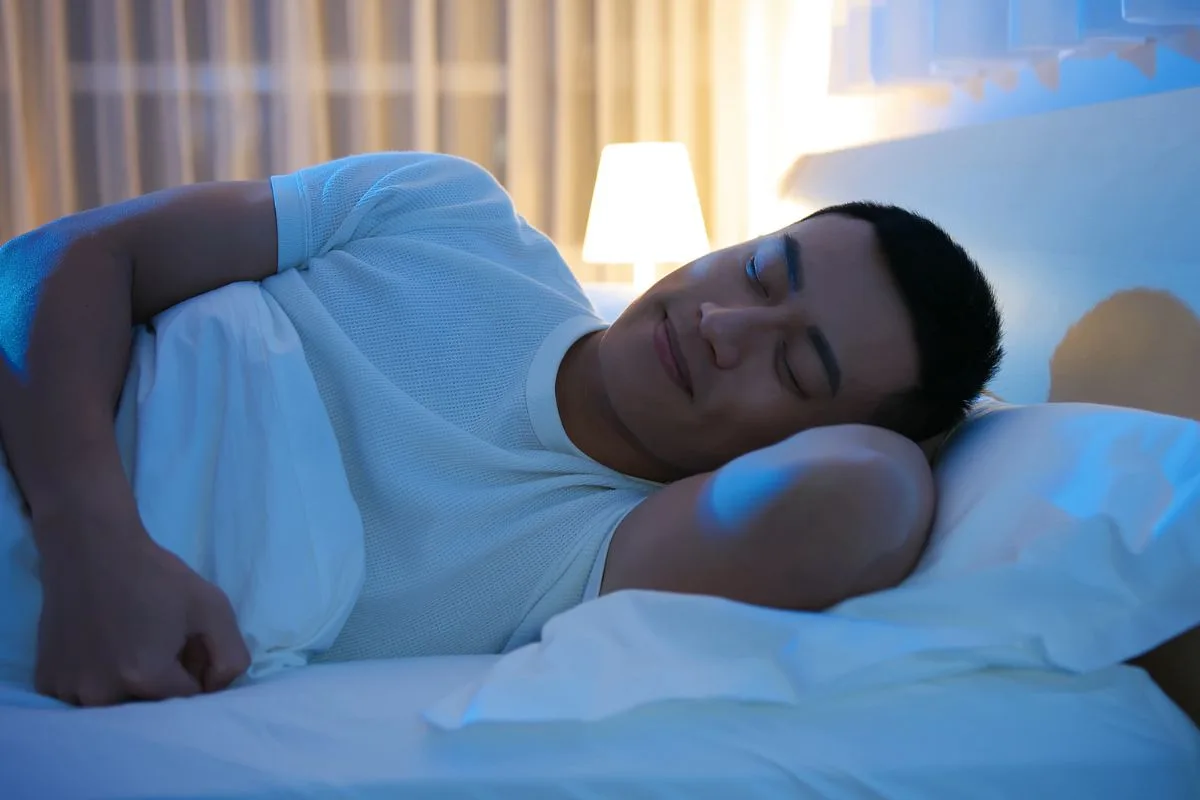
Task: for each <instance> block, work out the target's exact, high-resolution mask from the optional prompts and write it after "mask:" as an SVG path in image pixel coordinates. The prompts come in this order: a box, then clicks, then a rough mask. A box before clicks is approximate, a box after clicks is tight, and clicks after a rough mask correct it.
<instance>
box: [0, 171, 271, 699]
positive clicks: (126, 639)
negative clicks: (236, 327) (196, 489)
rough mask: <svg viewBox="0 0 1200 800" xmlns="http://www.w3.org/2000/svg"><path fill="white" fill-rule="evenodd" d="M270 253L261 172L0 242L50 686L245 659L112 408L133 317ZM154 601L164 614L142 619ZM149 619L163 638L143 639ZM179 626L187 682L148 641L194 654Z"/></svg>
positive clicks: (211, 681)
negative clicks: (147, 525)
mask: <svg viewBox="0 0 1200 800" xmlns="http://www.w3.org/2000/svg"><path fill="white" fill-rule="evenodd" d="M275 265H276V233H275V215H274V208H273V202H272V195H271V190H270V186H269V184H268V183H266V182H262V183H230V184H208V185H197V186H190V187H186V188H181V189H175V190H170V191H165V192H160V193H156V194H152V195H148V196H146V197H142V198H138V199H136V200H132V201H129V202H125V203H121V204H119V205H115V206H111V207H107V208H100V209H96V210H93V211H88V212H85V213H82V214H78V215H75V216H72V217H68V218H65V219H63V220H59V221H57V222H54V223H51V224H49V225H47V226H44V227H43V228H40V229H38V230H35V231H33V232H31V233H29V234H26V235H24V236H22V237H18V238H17V239H14V240H13V241H11V242H9V243H7V244H6V245H4V246H3V247H2V248H0V297H3V298H5V299H4V302H5V304H6V314H4V315H3V322H2V323H0V348H2V349H3V353H4V356H5V358H4V359H0V442H2V443H3V447H4V450H5V452H6V453H7V456H8V461H9V464H10V467H11V469H12V472H13V474H14V476H15V478H16V480H17V483H18V484H19V486H20V487H21V490H22V493H23V494H24V497H25V500H26V502H27V504H28V506H29V511H30V517H31V520H32V523H33V532H34V538H35V542H36V545H37V548H38V551H39V553H40V555H41V561H42V563H41V572H42V582H43V587H44V591H45V601H44V608H43V614H42V622H41V626H42V627H41V635H40V640H39V674H38V684H39V688H40V689H41V690H43V691H45V692H46V693H49V694H55V695H57V696H60V697H62V698H63V699H66V700H69V701H72V702H81V703H84V704H93V703H106V702H117V701H119V700H122V699H125V698H126V697H128V696H131V695H132V696H143V697H157V696H173V695H178V694H187V693H190V691H191V688H197V689H198V688H200V687H201V686H202V688H206V689H207V688H220V687H221V686H223V685H225V684H227V683H228V682H229V681H231V680H232V679H233V678H234V677H236V676H237V674H240V672H241V671H242V670H244V669H245V666H246V658H247V656H246V652H245V647H244V644H243V643H242V642H241V639H240V636H238V635H237V629H236V624H235V623H234V622H233V617H232V613H231V611H230V609H229V608H228V601H227V600H226V599H225V598H224V596H223V595H221V594H220V592H219V591H218V590H216V589H215V587H212V586H210V585H208V584H206V583H204V582H203V581H200V579H199V577H198V576H196V575H195V574H194V573H191V571H190V570H187V568H186V567H185V566H184V565H183V564H182V562H178V561H177V559H173V558H172V557H169V554H165V553H164V552H159V551H157V548H155V547H153V546H152V543H151V542H150V540H149V537H148V535H147V534H146V531H145V530H144V528H143V527H142V525H141V522H140V519H139V517H138V512H137V507H136V503H135V501H134V497H133V492H132V488H131V487H130V485H129V482H128V480H127V479H126V478H125V475H124V472H123V470H122V467H121V463H120V458H119V453H118V449H117V443H116V439H115V436H114V430H113V416H114V411H115V408H116V403H117V400H118V397H119V393H120V390H121V387H122V384H123V381H124V377H125V372H126V369H127V368H128V358H129V348H130V343H131V327H132V324H133V323H136V322H142V321H145V320H147V319H148V318H150V317H151V316H153V315H154V314H156V313H158V312H160V311H162V310H164V309H166V308H168V307H170V306H172V305H174V304H176V303H179V302H181V301H183V300H185V299H188V298H190V297H193V296H195V295H198V294H202V293H204V292H206V291H210V290H212V289H215V288H218V287H220V286H223V285H226V284H229V283H234V282H238V281H247V280H259V279H262V278H264V277H266V276H267V275H270V274H271V273H272V272H273V271H274V269H275ZM139 570H140V572H139ZM214 593H215V594H214ZM168 596H169V598H168ZM181 598H182V599H181ZM171 602H175V603H176V605H177V607H172V606H171ZM155 608H156V609H158V610H159V611H160V612H161V614H160V615H159V616H162V617H163V619H157V620H155V619H142V618H141V617H142V616H146V615H149V614H150V609H155ZM172 613H173V615H174V616H171V614H172ZM129 615H133V618H132V619H130V617H129ZM139 615H141V616H139ZM164 615H165V616H164ZM168 617H169V618H168ZM122 624H125V625H126V627H125V628H120V627H119V626H120V625H122ZM139 624H140V625H141V630H140V631H139V630H134V629H135V628H136V627H137V626H138V625H139ZM156 625H157V626H158V632H159V633H160V634H161V636H160V637H159V638H160V639H163V640H164V641H165V640H166V639H172V637H174V638H173V639H172V641H169V642H166V643H165V644H162V645H161V646H159V645H158V643H155V642H153V641H148V638H147V637H150V639H152V638H153V635H152V633H149V632H148V631H153V629H154V628H155V626H156ZM106 626H108V627H107V628H106ZM185 627H186V629H184V628H185ZM163 631H169V633H165V634H164V633H162V632H163ZM188 637H199V639H203V638H204V637H207V638H208V640H209V646H208V653H207V663H206V664H201V665H199V666H197V665H196V664H195V663H193V669H192V674H193V675H194V676H195V678H196V682H197V685H196V687H191V686H190V685H189V684H188V683H187V681H186V680H185V678H186V676H184V675H183V674H182V673H179V672H176V673H169V672H166V671H164V670H169V669H170V668H172V665H173V664H174V663H175V662H174V660H171V661H170V663H165V662H163V660H162V658H156V657H155V654H154V652H152V651H154V650H155V647H158V650H160V651H162V652H167V650H171V648H174V649H173V650H172V651H171V652H169V655H170V656H171V657H172V659H173V658H174V656H176V655H178V654H179V653H180V652H181V650H182V648H183V647H184V645H185V644H186V645H187V646H188V647H190V650H189V652H190V653H191V654H192V661H193V662H195V661H196V658H195V657H194V656H195V654H196V652H197V651H198V650H199V649H203V648H197V646H196V643H195V642H194V641H189V639H188ZM163 648H167V650H164V649H163ZM159 655H161V653H159ZM200 660H201V661H204V660H205V659H203V658H202V659H200ZM67 662H71V663H67ZM97 670H100V671H101V672H102V673H103V674H98V673H97ZM104 670H107V672H104Z"/></svg>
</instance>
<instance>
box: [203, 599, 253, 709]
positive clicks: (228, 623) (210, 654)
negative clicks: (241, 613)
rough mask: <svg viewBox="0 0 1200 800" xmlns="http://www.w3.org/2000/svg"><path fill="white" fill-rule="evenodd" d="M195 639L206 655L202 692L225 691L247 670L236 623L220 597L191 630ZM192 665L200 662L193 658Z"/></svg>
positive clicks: (245, 652)
mask: <svg viewBox="0 0 1200 800" xmlns="http://www.w3.org/2000/svg"><path fill="white" fill-rule="evenodd" d="M195 627H196V628H197V629H196V631H195V634H194V635H195V636H196V637H198V638H199V639H200V641H201V642H202V643H203V645H204V649H205V650H206V651H207V658H206V659H202V660H203V661H205V662H207V663H206V666H207V669H205V670H204V677H203V680H202V684H203V687H204V691H206V692H217V691H220V690H222V689H226V688H228V687H229V685H230V684H231V683H233V682H234V681H235V680H237V679H238V678H239V677H241V675H242V674H243V673H244V672H245V671H246V670H248V669H249V668H250V651H249V649H247V647H246V640H245V639H243V638H242V632H241V631H240V630H239V629H238V624H237V619H236V617H235V616H234V614H233V608H232V607H231V606H230V605H229V600H228V599H227V598H226V597H225V596H224V595H221V596H220V597H219V598H216V599H214V600H213V601H212V602H211V603H210V604H208V606H207V607H206V608H205V615H204V618H203V619H201V620H200V625H198V626H195ZM193 659H194V661H199V660H201V659H200V658H199V657H198V656H193Z"/></svg>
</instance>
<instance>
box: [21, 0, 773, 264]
mask: <svg viewBox="0 0 1200 800" xmlns="http://www.w3.org/2000/svg"><path fill="white" fill-rule="evenodd" d="M755 5H756V3H755V2H754V0H750V2H742V0H0V241H3V240H5V239H7V238H10V237H11V236H14V235H16V234H18V233H20V232H22V231H25V230H28V229H29V228H32V227H34V226H36V225H38V224H41V223H43V222H45V221H47V220H50V219H53V218H55V217H58V216H61V215H64V214H67V213H70V212H72V211H75V210H79V209H83V208H88V207H93V206H96V205H98V204H103V203H109V202H113V201H116V200H119V199H122V198H126V197H130V196H133V195H137V194H141V193H145V192H148V191H151V190H154V189H157V188H160V187H164V186H171V185H178V184H182V183H189V182H194V181H208V180H225V179H237V178H261V177H265V176H268V175H270V174H273V173H278V172H283V171H287V170H292V169H295V168H298V167H300V166H303V165H305V164H310V163H315V162H319V161H324V160H327V159H330V158H336V157H339V156H342V155H346V154H349V153H356V152H364V151H371V150H382V149H421V150H438V151H443V152H449V153H454V154H457V155H462V156H465V157H467V158H470V159H473V160H475V161H478V162H479V163H481V164H483V165H484V166H485V167H487V168H488V169H489V170H491V171H492V172H493V173H494V174H495V175H496V176H497V177H498V178H499V179H500V180H501V181H502V182H503V183H504V184H505V185H506V187H507V188H508V189H509V191H510V192H511V193H512V194H513V196H514V198H515V200H516V203H517V207H518V208H519V209H520V211H521V212H522V213H523V214H524V215H525V216H526V217H527V218H528V219H529V220H530V221H531V222H533V223H534V224H535V225H537V226H538V227H539V228H540V229H542V230H543V231H545V232H546V233H547V234H548V235H550V236H551V237H552V238H553V239H554V240H555V241H556V242H557V244H558V245H559V246H560V248H562V250H563V251H564V254H565V255H566V256H567V258H568V260H569V261H570V262H571V263H572V265H573V266H574V267H575V268H576V270H577V272H578V273H579V275H580V277H581V278H582V279H584V280H627V279H628V274H627V270H623V269H622V268H620V267H615V266H614V267H606V266H604V267H598V266H593V265H582V264H580V262H579V258H578V253H579V249H580V246H581V243H582V239H583V233H584V229H585V225H586V220H587V211H588V205H589V202H590V198H591V190H592V185H593V182H594V178H595V169H596V165H597V163H598V159H599V153H600V150H601V148H602V147H603V145H604V144H606V143H609V142H617V141H636V140H655V139H673V140H681V141H683V142H685V143H687V145H688V147H689V149H690V152H691V156H692V160H693V164H694V168H695V171H696V177H697V182H698V185H699V189H700V194H701V201H702V204H703V206H704V208H705V211H706V214H707V216H708V224H709V230H710V234H711V235H712V238H713V239H714V241H716V242H718V243H720V242H722V240H729V239H732V238H736V237H737V235H739V234H740V233H741V230H742V228H743V227H744V225H743V224H742V222H741V210H740V208H739V207H738V206H740V203H739V201H738V198H739V197H741V196H744V190H742V191H741V194H739V191H738V187H737V186H736V185H735V184H737V183H738V178H737V175H736V171H737V170H738V168H739V167H738V165H739V164H740V163H742V161H743V160H744V154H742V153H740V152H738V153H734V152H732V148H738V147H742V146H743V145H744V142H745V136H744V134H743V133H741V130H742V128H743V125H744V122H743V121H742V119H741V116H742V111H741V109H740V108H739V107H738V95H739V90H740V88H741V87H740V86H739V84H738V80H739V78H738V77H737V76H738V75H740V74H741V72H740V69H741V68H740V62H739V55H738V53H739V47H740V45H739V41H740V34H739V33H738V31H739V30H740V28H739V26H740V25H741V22H740V20H741V18H742V16H743V14H744V9H746V8H753V7H754V6H755ZM722 131H724V133H722ZM722 142H725V145H724V146H723V145H722ZM718 152H723V153H724V155H725V158H723V159H718V157H717V153H718Z"/></svg>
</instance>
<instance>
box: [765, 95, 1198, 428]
mask: <svg viewBox="0 0 1200 800" xmlns="http://www.w3.org/2000/svg"><path fill="white" fill-rule="evenodd" d="M784 193H785V194H786V195H787V196H788V198H789V199H790V200H791V201H794V202H796V203H797V204H799V205H801V206H802V207H807V208H810V209H815V208H818V207H821V206H825V205H828V204H831V203H837V202H844V201H848V200H856V199H870V200H877V201H884V202H892V203H896V204H899V205H903V206H906V207H909V208H912V209H913V210H915V211H919V212H921V213H923V214H925V215H926V216H929V217H930V218H932V219H934V220H935V221H937V222H938V223H940V224H941V225H943V226H944V227H945V228H946V229H947V230H949V231H950V232H951V233H952V234H953V235H954V236H955V237H956V238H958V239H959V240H960V241H961V242H962V243H963V244H964V245H965V246H966V247H967V248H968V249H969V250H970V251H971V252H972V253H973V255H974V256H975V257H976V258H977V259H978V260H979V262H980V263H981V264H982V265H983V267H984V268H985V270H986V271H987V272H988V274H989V275H990V276H991V277H992V279H993V281H994V283H995V285H996V289H997V291H998V293H999V295H1000V299H1001V303H1002V305H1003V309H1004V314H1005V319H1006V325H1005V327H1006V334H1005V335H1006V346H1007V350H1008V356H1007V358H1006V361H1005V363H1004V365H1003V367H1002V371H1001V374H1000V376H999V378H998V380H997V381H996V383H995V384H994V385H993V387H992V388H993V390H994V391H995V392H996V393H997V394H999V395H1001V396H1002V397H1004V398H1005V399H1008V400H1012V401H1015V402H1026V403H1027V402H1040V401H1043V400H1047V399H1049V400H1072V401H1091V402H1101V403H1107V404H1111V405H1125V406H1131V407H1138V408H1146V409H1150V410H1155V411H1162V412H1165V413H1173V414H1177V415H1180V416H1188V417H1192V418H1200V89H1188V90H1182V91H1174V92H1166V93H1162V94H1155V95H1149V96H1145V97H1139V98H1136V99H1130V100H1122V101H1119V102H1110V103H1103V104H1099V105H1092V106H1084V107H1080V108H1075V109H1071V110H1067V111H1058V112H1053V113H1048V114H1039V115H1034V116H1028V117H1022V118H1017V119H1010V120H1005V121H1001V122H994V123H990V124H986V125H979V126H973V127H966V128H959V129H954V130H948V131H944V132H940V133H934V134H929V135H925V136H920V137H917V138H912V139H906V140H898V141H890V142H884V143H881V144H876V145H870V146H866V147H861V148H857V149H853V150H844V151H839V152H835V153H828V154H821V155H812V156H806V157H804V158H802V159H801V160H800V161H798V162H797V163H796V164H795V165H794V167H793V168H792V170H791V171H790V173H789V175H788V177H787V179H786V182H785V188H784Z"/></svg>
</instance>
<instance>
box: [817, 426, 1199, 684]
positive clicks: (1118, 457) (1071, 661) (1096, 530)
mask: <svg viewBox="0 0 1200 800" xmlns="http://www.w3.org/2000/svg"><path fill="white" fill-rule="evenodd" d="M935 475H936V478H937V486H938V511H937V518H936V521H935V524H934V528H933V531H932V534H931V538H930V542H929V546H928V548H927V549H926V552H925V555H924V557H923V558H922V560H921V563H920V564H919V565H918V568H917V570H916V571H915V573H914V574H913V575H912V576H911V577H910V578H909V580H908V581H906V582H905V584H904V585H903V586H902V587H900V588H899V589H897V590H894V591H892V592H885V593H881V594H878V595H873V596H870V597H863V598H856V599H854V600H851V601H848V602H847V603H844V604H843V605H842V607H841V608H839V611H840V612H841V613H844V614H848V615H850V616H854V617H858V618H862V617H864V616H865V617H868V618H889V619H904V620H905V621H906V622H910V623H911V622H932V621H947V620H955V619H957V620H961V621H964V622H969V623H970V624H971V625H972V627H974V626H988V627H995V628H1007V629H1009V630H1012V631H1013V632H1023V633H1026V634H1029V635H1032V636H1035V637H1036V638H1037V639H1038V640H1040V642H1041V645H1042V646H1043V647H1044V648H1045V650H1046V656H1047V658H1048V660H1049V661H1050V662H1051V663H1053V664H1055V665H1057V666H1059V667H1062V668H1064V669H1068V670H1074V671H1087V670H1093V669H1098V668H1100V667H1103V666H1107V665H1110V664H1114V663H1118V662H1120V661H1124V660H1127V659H1130V658H1133V657H1135V656H1137V655H1139V654H1140V653H1142V652H1144V651H1146V650H1148V649H1150V648H1152V647H1154V646H1156V645H1158V644H1160V643H1162V642H1163V641H1165V640H1167V639H1170V638H1172V637H1174V636H1177V635H1178V634H1180V633H1182V632H1184V631H1185V630H1187V629H1188V628H1190V627H1192V626H1194V625H1196V624H1200V424H1197V423H1196V422H1194V421H1192V420H1185V419H1180V418H1177V417H1169V416H1165V415H1160V414H1153V413H1150V412H1146V411H1138V410H1134V409H1125V408H1114V407H1109V406H1098V405H1089V404H1083V403H1051V404H1038V405H1028V406H1014V405H1006V404H1003V403H994V402H992V403H987V404H984V405H983V406H982V407H981V408H980V409H979V411H978V412H977V413H976V415H975V418H974V419H971V420H970V421H969V422H968V423H967V424H965V425H964V426H962V427H961V428H960V429H959V431H958V432H957V433H956V434H955V436H954V437H953V438H952V439H951V440H950V441H949V442H948V443H947V444H946V446H945V448H944V449H943V451H942V453H941V455H940V457H939V459H938V462H937V466H936V469H935ZM935 586H936V587H938V588H939V589H940V590H942V591H944V590H946V589H950V588H952V589H953V590H954V594H955V595H956V596H957V597H958V598H959V599H960V604H959V607H958V608H945V607H943V606H941V605H940V604H938V603H932V604H931V603H927V602H925V601H924V599H923V598H925V597H932V595H927V593H926V592H924V591H923V590H924V589H926V588H932V587H935ZM937 594H938V595H940V594H941V591H939V592H938V593H937ZM989 604H992V605H994V607H993V608H990V609H989V607H988V606H989Z"/></svg>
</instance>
